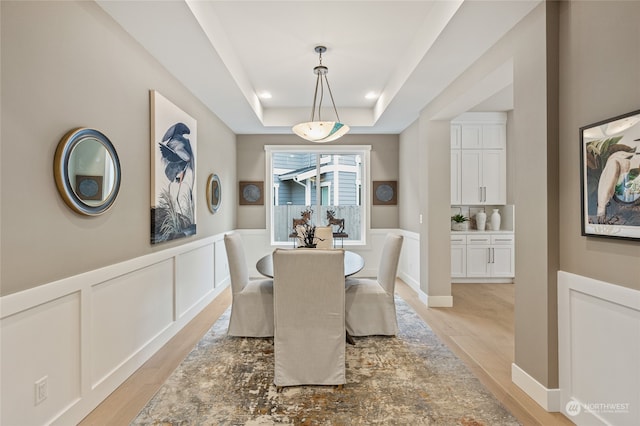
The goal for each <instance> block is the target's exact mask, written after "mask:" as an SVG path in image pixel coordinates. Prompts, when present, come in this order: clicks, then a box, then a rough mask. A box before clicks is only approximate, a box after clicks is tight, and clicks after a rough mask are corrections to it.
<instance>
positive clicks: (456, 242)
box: [451, 233, 515, 278]
mask: <svg viewBox="0 0 640 426" xmlns="http://www.w3.org/2000/svg"><path fill="white" fill-rule="evenodd" d="M463 241H464V242H463ZM513 241H514V238H513V234H506V233H501V234H491V233H473V234H461V235H460V234H455V235H451V277H452V278H513V277H514V276H515V267H514V266H515V261H514V258H515V256H514V244H513Z"/></svg>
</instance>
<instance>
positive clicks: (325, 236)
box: [316, 226, 333, 249]
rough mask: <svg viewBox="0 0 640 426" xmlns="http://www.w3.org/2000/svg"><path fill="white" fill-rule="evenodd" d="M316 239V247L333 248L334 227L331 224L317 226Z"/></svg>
mask: <svg viewBox="0 0 640 426" xmlns="http://www.w3.org/2000/svg"><path fill="white" fill-rule="evenodd" d="M316 241H317V243H316V248H320V249H330V248H333V229H332V228H331V227H330V226H317V227H316Z"/></svg>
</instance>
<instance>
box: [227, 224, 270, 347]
mask: <svg viewBox="0 0 640 426" xmlns="http://www.w3.org/2000/svg"><path fill="white" fill-rule="evenodd" d="M224 245H225V248H226V249H227V259H228V260H229V273H230V275H231V292H232V302H231V318H230V319H229V330H228V334H229V335H231V336H243V337H271V336H273V280H272V279H249V270H248V268H247V260H246V256H245V253H244V247H243V245H242V238H241V237H240V235H239V234H236V233H233V234H226V235H225V236H224Z"/></svg>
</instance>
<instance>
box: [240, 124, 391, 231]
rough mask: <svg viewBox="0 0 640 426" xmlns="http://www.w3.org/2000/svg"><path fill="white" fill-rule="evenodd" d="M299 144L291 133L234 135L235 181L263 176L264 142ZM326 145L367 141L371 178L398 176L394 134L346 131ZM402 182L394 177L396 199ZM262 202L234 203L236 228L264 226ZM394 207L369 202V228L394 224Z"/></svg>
mask: <svg viewBox="0 0 640 426" xmlns="http://www.w3.org/2000/svg"><path fill="white" fill-rule="evenodd" d="M301 144H302V145H304V144H305V141H303V140H302V139H300V137H298V136H295V135H238V136H237V153H238V154H237V155H238V159H237V174H238V181H252V180H257V181H264V180H265V178H266V174H265V173H266V172H265V151H264V146H265V145H301ZM330 145H371V170H370V174H371V180H372V181H374V180H399V178H398V176H399V175H398V135H349V134H347V135H345V136H343V137H342V138H340V139H339V140H338V141H337V142H333V143H328V144H322V146H330ZM369 185H371V182H369ZM402 185H403V183H402V182H400V181H398V192H399V195H398V203H400V199H401V198H402V194H403V193H402V192H401V190H402ZM265 193H266V189H265ZM235 202H236V203H237V202H238V201H237V199H236V201H235ZM266 205H268V201H266V202H265V205H264V206H238V223H237V226H238V228H243V229H266V222H267V219H266ZM398 211H399V208H398V206H371V228H398V226H399V219H398Z"/></svg>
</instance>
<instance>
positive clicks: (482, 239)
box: [467, 235, 491, 244]
mask: <svg viewBox="0 0 640 426" xmlns="http://www.w3.org/2000/svg"><path fill="white" fill-rule="evenodd" d="M490 243H491V236H489V235H467V244H490Z"/></svg>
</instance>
